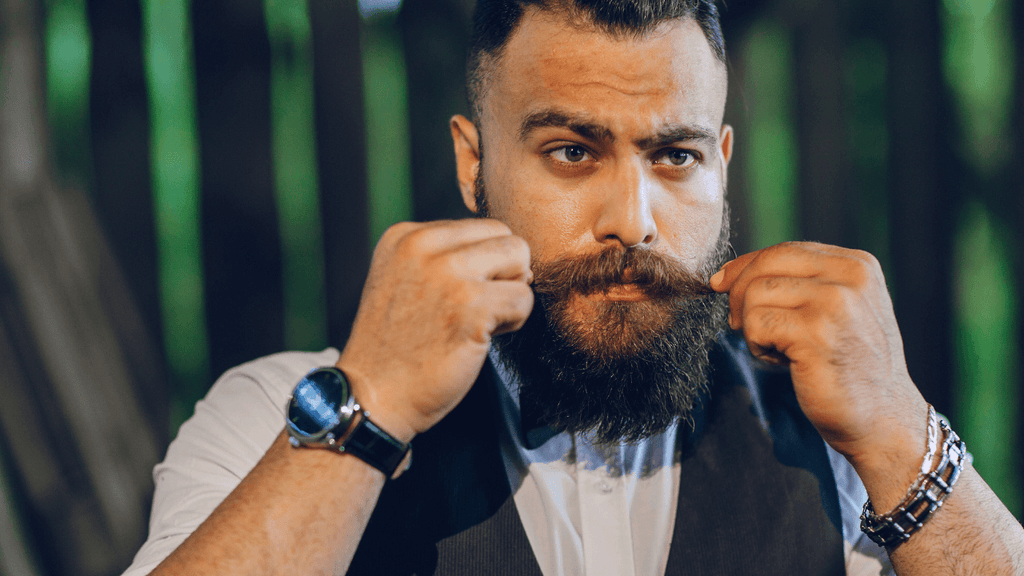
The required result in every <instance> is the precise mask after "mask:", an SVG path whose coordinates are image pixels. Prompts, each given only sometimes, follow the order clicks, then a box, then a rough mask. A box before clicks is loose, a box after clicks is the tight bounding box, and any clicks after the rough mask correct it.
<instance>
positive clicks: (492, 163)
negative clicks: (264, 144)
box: [129, 0, 1024, 575]
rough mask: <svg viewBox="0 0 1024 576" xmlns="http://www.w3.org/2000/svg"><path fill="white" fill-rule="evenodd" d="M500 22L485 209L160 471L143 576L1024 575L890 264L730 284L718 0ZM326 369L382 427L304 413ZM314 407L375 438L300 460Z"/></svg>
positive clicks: (219, 413)
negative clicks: (869, 508)
mask: <svg viewBox="0 0 1024 576" xmlns="http://www.w3.org/2000/svg"><path fill="white" fill-rule="evenodd" d="M475 28H476V30H475V40H474V47H475V48H474V52H473V56H472V58H471V75H470V81H471V92H472V96H473V105H474V114H473V117H474V118H473V120H470V119H468V118H465V117H462V116H456V117H455V118H453V119H452V123H451V131H452V136H453V139H454V143H455V149H456V156H457V169H458V180H459V184H460V187H461V192H462V196H463V198H464V200H465V202H466V204H467V206H469V208H470V209H471V210H474V211H475V212H477V213H478V214H481V215H482V216H488V217H487V218H480V219H474V220H469V221H459V222H431V223H425V224H412V223H405V224H400V225H397V226H395V227H392V228H391V229H390V230H388V232H387V233H385V234H384V236H383V237H382V238H381V240H380V242H379V244H378V246H377V248H376V251H375V253H374V257H373V263H372V265H371V270H370V274H369V277H368V279H367V282H366V287H365V289H364V292H363V298H362V301H361V303H360V308H359V313H358V315H357V318H356V321H355V324H354V326H353V330H352V336H351V338H350V340H349V341H348V342H347V343H346V344H345V347H344V350H343V351H342V352H341V353H340V355H339V354H338V353H337V352H336V351H332V350H328V351H325V352H323V353H320V354H316V355H312V354H305V355H296V354H291V355H278V356H275V357H271V358H268V359H262V360H259V361H256V362H254V363H251V364H249V365H246V366H243V367H240V368H239V369H236V370H235V371H232V372H229V373H228V374H227V375H226V376H225V377H224V378H222V379H221V380H220V381H219V382H218V384H217V385H216V386H215V387H214V389H213V390H212V391H211V392H210V395H209V396H208V397H207V399H206V400H205V401H204V402H202V403H200V404H199V405H198V407H197V413H196V416H195V417H194V418H193V419H192V420H191V421H190V422H188V423H186V424H185V425H184V426H183V427H182V430H181V432H180V434H179V437H178V439H177V440H176V441H175V443H174V444H172V446H171V448H170V449H169V451H168V456H167V460H166V461H165V463H164V464H162V465H161V466H160V467H158V469H157V471H156V473H155V476H156V478H157V495H156V498H155V502H154V519H153V525H152V530H151V534H150V541H149V542H147V544H146V545H145V546H144V547H143V549H142V550H141V551H140V553H139V555H138V557H137V558H136V564H135V566H134V567H133V568H132V569H130V570H129V573H130V574H133V575H134V574H142V573H146V572H147V571H148V570H150V569H152V568H153V567H154V566H155V565H156V564H157V563H160V562H161V560H163V559H164V557H165V556H166V560H164V561H163V562H162V563H160V565H159V567H157V568H156V570H155V571H154V572H153V573H155V574H179V573H181V574H264V573H266V574H270V573H286V574H326V573H339V574H340V573H345V572H346V570H350V573H358V574H432V573H444V574H463V573H465V574H469V573H480V572H483V573H509V574H519V573H529V574H539V573H544V574H547V575H551V574H581V573H589V574H665V573H670V574H682V573H693V574H722V573H843V572H849V573H871V571H874V573H878V572H879V571H887V570H889V568H888V562H889V561H890V560H891V562H892V567H893V568H894V569H895V572H896V573H898V574H901V575H907V574H924V573H928V574H934V573H950V574H960V573H984V574H1013V573H1016V574H1022V573H1024V531H1022V530H1021V527H1020V525H1019V524H1017V523H1016V521H1015V520H1014V519H1013V517H1012V516H1011V515H1010V514H1009V512H1008V511H1007V510H1006V509H1005V508H1004V507H1003V506H1002V505H1001V504H1000V503H999V501H998V500H997V499H996V498H995V496H994V495H993V494H992V493H991V491H990V490H989V489H988V487H987V486H986V485H985V483H984V482H983V481H982V479H981V478H980V477H979V476H978V475H977V473H976V472H975V471H974V469H973V468H972V467H971V466H970V464H969V463H968V462H966V461H965V460H961V459H960V458H959V456H958V454H960V452H958V451H957V450H958V449H959V447H958V446H959V445H956V446H954V444H956V443H955V442H953V440H954V439H955V438H954V436H953V435H951V434H950V433H949V432H948V431H943V432H940V431H939V430H938V428H937V427H936V425H935V424H934V422H933V423H932V425H929V422H930V419H929V407H928V405H927V403H926V402H925V400H924V399H923V398H922V397H921V396H920V394H919V393H918V391H917V389H916V387H915V386H914V384H913V382H912V381H911V379H910V377H909V375H908V374H907V371H906V367H905V364H904V360H903V354H902V344H901V341H900V336H899V331H898V329H897V326H896V323H895V320H894V317H893V313H892V308H891V304H890V302H889V297H888V295H887V292H886V288H885V282H884V279H883V278H882V276H881V273H880V271H879V268H878V266H877V263H875V261H874V260H873V259H872V258H871V257H870V256H869V255H866V254H864V253H861V252H856V251H850V250H844V249H841V248H835V247H830V246H822V245H817V244H786V245H781V246H776V247H772V248H769V249H766V250H762V251H759V252H756V253H752V254H747V255H744V256H741V257H739V258H736V259H734V260H732V261H730V262H728V263H725V262H724V261H725V254H726V253H727V252H726V250H727V239H728V218H727V210H726V202H725V197H724V195H725V185H726V169H727V166H728V162H729V159H730V156H731V154H732V144H733V133H732V129H731V128H730V127H729V126H728V125H725V124H723V122H722V119H723V111H724V106H725V96H726V68H725V65H724V58H725V57H724V49H723V47H722V42H721V37H720V32H719V28H718V23H717V14H716V12H715V8H714V5H713V4H711V3H707V2H698V1H695V0H694V1H690V2H686V1H681V2H677V3H671V2H655V1H645V0H631V1H621V0H620V1H607V2H599V1H593V2H583V1H582V0H579V1H577V2H562V1H555V0H552V1H549V2H538V1H534V2H512V1H508V2H486V1H484V2H481V5H480V6H479V7H478V13H477V17H476V21H475ZM723 263H724V266H723ZM706 285H709V286H710V289H711V290H713V291H714V292H715V293H718V294H728V304H727V309H726V307H725V302H724V300H723V297H722V296H718V295H716V294H711V293H709V292H711V290H709V289H708V288H707V287H706ZM531 286H534V287H535V290H531ZM535 293H536V303H535V301H534V298H535ZM726 316H727V322H728V325H729V327H731V328H732V329H733V331H734V332H731V333H728V331H725V330H720V329H721V328H724V326H722V325H723V324H724V323H725V322H726ZM719 332H722V334H723V335H721V336H719ZM492 343H493V344H495V346H494V347H493V349H492V346H491V345H492ZM748 347H749V351H750V352H751V353H753V356H755V357H758V358H760V359H761V360H760V361H759V360H755V359H754V358H752V357H751V356H750V354H749V353H748V352H747V349H748ZM489 357H490V359H489ZM780 363H785V364H788V366H789V370H788V372H787V371H786V370H785V369H777V368H776V369H774V370H773V369H772V368H771V367H770V366H769V365H770V364H780ZM331 364H334V365H336V366H337V368H339V369H340V371H341V373H342V374H343V376H344V379H345V380H347V383H348V385H350V387H351V389H350V392H351V394H350V395H349V394H348V392H349V390H347V389H345V388H344V385H343V384H339V382H341V380H331V382H333V384H331V386H335V388H331V389H332V390H335V391H337V393H338V395H339V397H341V400H340V401H338V402H339V403H340V404H344V401H345V400H347V399H348V398H349V397H354V398H355V399H357V400H358V403H359V405H360V406H361V407H362V409H363V410H364V411H365V413H366V414H368V416H367V417H366V420H365V421H364V420H363V419H362V418H361V417H360V416H351V417H352V421H353V422H356V424H352V427H351V428H350V427H349V426H348V418H349V417H350V415H351V414H353V412H352V411H351V408H352V406H351V405H348V407H347V408H346V407H341V408H339V409H337V410H336V409H335V405H334V404H329V402H332V401H331V400H330V398H328V395H327V394H326V393H324V392H323V390H327V389H328V387H327V384H323V386H321V385H320V384H318V382H321V380H316V382H313V380H311V379H320V378H321V377H322V378H326V379H330V378H340V376H337V375H335V374H336V373H334V372H332V371H330V370H328V371H323V370H321V371H317V372H315V373H314V375H311V376H310V377H309V378H307V379H306V380H303V382H304V384H302V385H300V386H299V387H298V388H296V389H295V394H294V398H293V399H292V400H288V395H289V393H290V392H291V391H292V387H293V386H294V384H295V382H297V381H299V380H300V379H301V378H302V377H303V375H304V374H305V373H306V372H308V371H309V370H311V369H313V368H316V367H318V366H324V365H331ZM325 381H326V380H325ZM310 382H313V383H310ZM474 383H475V385H474ZM303 403H304V404H303ZM286 404H287V405H288V406H289V408H288V414H289V417H290V420H289V422H290V423H289V425H288V428H289V429H290V430H291V431H292V436H293V438H295V442H294V444H295V446H294V447H293V446H289V440H288V434H287V433H286V432H282V431H281V426H282V417H283V416H284V414H283V410H284V407H285V405H286ZM325 406H329V407H330V408H331V409H330V410H323V408H324V407H325ZM318 409H320V410H321V411H323V412H324V414H323V415H324V416H325V417H326V420H325V421H330V422H331V424H330V425H329V426H328V427H325V428H323V430H325V431H326V430H328V429H329V428H330V426H335V423H336V422H337V421H338V420H337V418H341V421H343V422H344V423H345V426H338V427H336V428H334V429H333V430H334V431H335V432H336V433H337V437H336V438H335V440H337V442H339V443H345V442H347V441H348V440H350V439H351V438H352V437H354V436H355V434H356V432H353V430H355V429H356V428H359V426H360V424H359V423H364V424H365V422H372V426H373V427H374V428H372V430H373V432H372V433H371V437H372V440H370V441H367V442H365V443H361V444H359V445H358V446H352V447H351V448H352V449H351V450H347V451H346V452H344V453H339V452H338V451H336V450H329V449H317V448H314V447H310V446H303V444H304V443H309V442H310V438H311V436H309V435H308V434H307V432H308V430H307V428H309V427H310V426H311V425H309V423H308V422H307V420H309V419H313V420H315V418H316V411H317V410H318ZM339 414H340V416H337V415H339ZM336 416H337V418H336V419H335V420H331V418H335V417H336ZM303 418H306V419H307V420H303ZM367 426H371V425H370V424H365V426H363V428H360V432H358V433H359V434H363V435H364V437H365V429H366V427H367ZM414 438H416V440H415V441H413V439H414ZM822 438H823V439H824V441H825V442H822ZM943 439H945V440H947V442H945V443H943ZM410 441H413V448H414V451H415V456H416V461H415V463H413V464H412V466H411V468H410V469H409V470H408V471H407V472H405V474H404V475H402V477H401V478H398V479H396V480H391V481H388V480H387V479H386V474H385V473H382V471H381V470H384V471H386V472H389V473H390V472H391V470H394V469H396V466H397V472H399V473H400V472H401V470H402V468H403V467H404V464H401V465H400V464H399V460H401V459H402V457H403V455H404V454H405V452H404V451H403V449H404V445H405V443H407V442H410ZM360 442H362V440H361V441H360ZM825 443H827V445H828V447H826V445H825ZM937 445H938V446H937ZM928 446H930V447H931V448H930V449H929V450H928V455H926V447H928ZM922 460H923V462H922ZM405 462H407V460H405ZM954 469H955V470H956V471H957V472H956V473H955V474H952V476H956V474H959V478H958V480H957V481H956V483H955V485H954V486H953V489H952V492H951V493H949V494H948V495H946V494H945V493H943V494H942V495H939V496H936V498H938V499H940V500H942V507H941V508H939V509H937V510H934V511H932V513H931V514H930V516H928V517H927V519H926V520H924V514H922V513H921V512H920V511H919V510H917V509H915V510H914V511H912V514H913V515H914V518H915V519H921V520H923V523H922V524H921V525H920V526H919V527H918V526H911V527H909V528H908V530H909V532H910V537H909V539H907V540H906V541H905V542H902V543H891V545H890V547H889V554H888V555H886V554H885V553H883V552H882V551H881V550H880V549H879V548H877V547H873V545H871V543H870V542H868V541H867V540H866V539H865V538H864V537H863V535H859V533H858V532H857V531H856V524H855V521H856V514H857V511H858V510H857V508H858V507H859V506H860V504H862V503H863V501H864V498H865V493H864V490H865V489H866V496H867V497H869V498H870V500H871V502H872V504H873V508H874V510H875V511H876V512H878V513H881V514H883V517H882V518H881V519H880V520H879V521H881V522H883V523H884V522H886V518H885V517H884V515H885V513H886V512H888V511H890V510H892V509H894V508H895V507H896V506H897V505H898V504H899V503H900V502H901V501H902V500H904V499H905V497H910V498H913V497H914V493H911V495H910V496H908V488H909V487H911V486H912V485H915V482H916V481H920V479H921V478H922V477H923V476H922V475H921V472H922V470H923V471H924V472H928V471H931V470H940V471H950V470H954ZM952 476H951V475H946V476H943V478H944V479H945V480H948V481H949V482H952V481H953V480H952ZM386 482H387V484H385V483H386ZM211 512H212V513H211ZM172 550H173V552H172Z"/></svg>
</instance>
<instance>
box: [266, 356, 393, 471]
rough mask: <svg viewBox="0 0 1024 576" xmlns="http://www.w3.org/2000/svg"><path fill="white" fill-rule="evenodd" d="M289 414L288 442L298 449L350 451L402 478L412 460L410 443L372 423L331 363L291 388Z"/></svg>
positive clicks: (287, 416)
mask: <svg viewBox="0 0 1024 576" xmlns="http://www.w3.org/2000/svg"><path fill="white" fill-rule="evenodd" d="M286 412H287V414H286V415H285V419H286V420H285V421H286V425H285V428H287V429H288V435H289V438H288V441H289V442H291V445H292V446H294V447H296V448H298V447H300V446H307V447H312V448H327V449H331V450H337V451H338V452H347V453H349V454H352V455H354V456H355V457H357V458H359V459H360V460H362V461H363V462H366V463H367V464H369V465H371V466H373V467H374V468H376V469H378V470H380V471H381V472H383V473H384V476H385V477H387V478H398V476H399V475H401V473H402V472H405V471H406V470H407V469H408V468H409V465H410V464H412V445H411V444H407V443H405V442H402V441H401V440H398V439H397V438H395V437H394V436H392V435H390V434H388V433H387V432H385V431H384V430H382V429H381V428H380V427H379V426H377V425H376V424H374V423H373V421H372V420H370V414H369V412H365V411H363V409H362V408H361V407H360V406H359V403H357V402H356V399H355V398H354V397H353V396H352V388H351V386H349V383H348V379H347V378H345V374H344V373H343V372H342V371H341V370H339V369H337V368H335V367H333V366H328V367H324V368H316V369H314V370H312V371H311V372H310V373H309V374H306V376H305V378H303V379H302V380H300V381H299V383H298V384H297V385H296V386H295V390H294V391H292V396H291V398H289V399H288V406H287V408H286Z"/></svg>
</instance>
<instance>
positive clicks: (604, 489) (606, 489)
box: [597, 480, 612, 494]
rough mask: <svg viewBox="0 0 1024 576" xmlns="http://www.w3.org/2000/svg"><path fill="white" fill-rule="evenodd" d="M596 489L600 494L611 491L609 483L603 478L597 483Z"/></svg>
mask: <svg viewBox="0 0 1024 576" xmlns="http://www.w3.org/2000/svg"><path fill="white" fill-rule="evenodd" d="M597 489H598V491H600V492H601V494H610V493H611V491H612V487H611V484H608V483H607V482H605V481H603V480H602V481H600V482H598V483H597Z"/></svg>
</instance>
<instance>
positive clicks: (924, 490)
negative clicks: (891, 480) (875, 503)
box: [860, 405, 967, 550]
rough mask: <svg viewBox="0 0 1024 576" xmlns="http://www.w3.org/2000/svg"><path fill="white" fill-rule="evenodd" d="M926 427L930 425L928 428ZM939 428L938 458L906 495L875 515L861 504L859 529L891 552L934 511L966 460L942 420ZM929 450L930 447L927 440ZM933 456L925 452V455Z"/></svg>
mask: <svg viewBox="0 0 1024 576" xmlns="http://www.w3.org/2000/svg"><path fill="white" fill-rule="evenodd" d="M928 408H929V421H930V422H929V424H930V423H931V419H932V418H933V417H934V414H935V412H934V409H933V408H932V407H931V406H930V405H929V407H928ZM929 427H930V426H929ZM939 428H940V430H941V433H942V435H943V437H944V440H943V443H942V453H941V455H942V459H941V460H940V461H939V463H938V465H936V466H935V468H934V469H932V470H931V471H930V472H922V473H921V474H919V475H918V477H917V480H916V481H915V482H914V483H913V484H912V485H911V486H910V490H908V491H907V495H906V496H904V497H903V501H902V502H900V503H899V505H897V506H896V508H894V509H893V510H892V511H891V512H889V513H888V514H882V515H879V514H875V509H874V507H872V505H871V500H870V499H868V501H867V502H865V503H864V511H863V512H862V513H861V515H860V529H861V530H862V531H863V532H864V533H865V534H867V536H868V538H870V539H871V540H872V541H874V542H875V543H876V544H878V545H880V546H884V547H885V548H887V549H890V550H892V549H893V548H895V547H896V546H898V545H899V544H901V543H903V542H906V541H907V539H909V538H910V536H911V535H912V534H913V533H914V532H916V531H918V530H920V529H921V527H922V526H923V525H924V523H925V521H927V520H928V518H929V517H930V516H931V515H932V514H934V513H935V511H936V510H938V509H939V508H940V507H941V506H942V503H943V502H944V501H945V500H946V497H948V496H949V494H950V492H952V491H953V485H954V484H956V481H957V479H959V478H960V471H961V470H962V469H963V465H964V463H965V461H966V460H967V447H966V446H965V444H964V442H963V440H961V439H960V437H959V436H957V435H956V432H953V430H952V429H950V427H949V425H947V424H946V423H945V422H943V421H939ZM929 445H930V446H929V447H931V446H934V444H933V442H932V439H931V438H929ZM932 454H934V451H933V450H928V452H927V454H926V456H931V455H932ZM930 461H931V458H928V457H926V459H925V461H924V463H923V464H922V470H927V469H928V465H929V463H930Z"/></svg>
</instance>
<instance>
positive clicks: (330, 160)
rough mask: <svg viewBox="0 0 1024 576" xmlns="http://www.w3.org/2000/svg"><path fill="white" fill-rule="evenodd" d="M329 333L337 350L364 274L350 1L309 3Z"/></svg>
mask: <svg viewBox="0 0 1024 576" xmlns="http://www.w3.org/2000/svg"><path fill="white" fill-rule="evenodd" d="M309 12H310V23H311V24H312V27H313V75H314V91H315V94H314V100H315V108H316V132H317V158H318V161H319V175H320V207H321V208H320V209H321V219H322V222H323V238H324V263H325V267H326V269H325V282H326V285H327V316H328V322H327V330H328V341H329V342H330V343H331V345H332V346H337V347H339V348H340V347H343V346H344V345H345V341H346V340H347V339H348V333H349V330H350V329H351V325H352V320H353V319H354V318H355V314H356V309H357V307H358V305H359V296H360V294H361V293H362V290H363V282H364V281H365V280H366V272H367V270H369V267H370V246H371V245H370V238H369V236H370V228H369V208H368V201H367V181H366V150H365V143H366V128H365V122H364V120H363V89H362V77H363V75H362V64H361V57H362V56H361V54H360V51H359V25H360V20H359V11H358V10H357V5H356V3H355V2H351V1H345V2H338V1H337V0H310V3H309Z"/></svg>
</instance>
